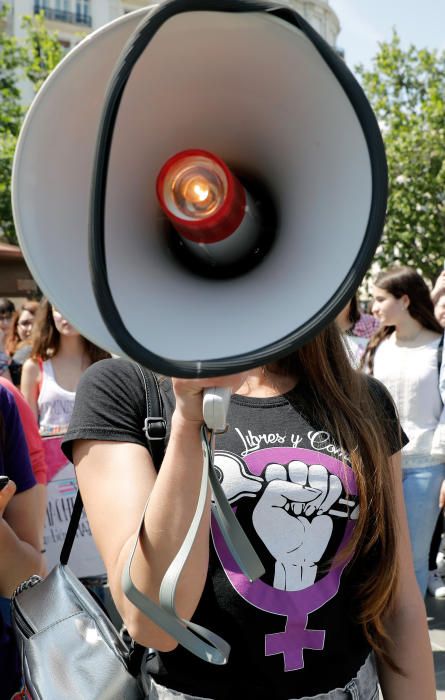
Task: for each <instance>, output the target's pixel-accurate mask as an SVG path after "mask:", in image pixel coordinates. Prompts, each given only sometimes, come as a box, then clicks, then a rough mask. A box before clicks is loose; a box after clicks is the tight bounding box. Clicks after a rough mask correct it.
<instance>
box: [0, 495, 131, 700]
mask: <svg viewBox="0 0 445 700" xmlns="http://www.w3.org/2000/svg"><path fill="white" fill-rule="evenodd" d="M81 512H82V501H81V499H80V495H79V494H78V497H77V499H76V503H75V506H74V510H73V514H72V517H71V521H70V526H69V528H68V532H67V535H66V539H65V544H64V548H65V547H67V548H66V549H65V551H64V550H62V552H63V553H62V555H61V563H60V564H58V565H57V566H55V567H54V568H53V569H52V571H51V572H50V573H49V574H48V576H47V577H46V578H45V579H42V578H40V576H32V577H31V578H30V579H28V580H27V581H25V582H24V583H22V584H21V585H20V586H19V587H18V588H17V590H16V591H15V592H14V594H13V597H12V602H11V616H12V623H13V627H14V631H15V634H16V639H17V643H18V646H19V652H20V656H21V660H22V671H23V676H24V684H25V688H26V690H27V692H28V695H29V697H30V698H32V700H56V699H57V700H65V699H66V700H141V699H142V698H144V693H143V691H142V688H141V686H140V684H139V681H138V680H137V679H136V678H135V677H134V676H133V675H132V673H131V672H130V670H129V667H130V663H131V654H132V648H131V647H130V646H128V645H127V644H126V643H125V642H124V641H123V639H122V638H121V637H120V635H119V634H118V632H117V630H116V629H115V627H114V626H113V624H112V623H111V621H110V619H109V617H108V616H107V614H106V612H105V611H104V610H103V609H102V608H101V607H100V605H99V604H98V603H97V602H96V601H95V600H94V598H93V597H92V596H91V595H90V593H89V592H88V591H87V589H86V588H85V586H84V585H83V584H82V583H81V582H80V581H79V579H78V578H77V577H76V576H75V575H74V573H73V572H72V571H71V569H70V568H69V567H68V566H67V564H66V563H62V562H63V561H67V560H68V557H67V556H66V552H67V551H68V556H69V551H70V550H71V546H69V542H68V544H67V540H68V539H69V534H70V528H71V534H72V531H73V530H74V534H75V531H76V530H77V524H78V518H80V513H81ZM25 697H26V696H25Z"/></svg>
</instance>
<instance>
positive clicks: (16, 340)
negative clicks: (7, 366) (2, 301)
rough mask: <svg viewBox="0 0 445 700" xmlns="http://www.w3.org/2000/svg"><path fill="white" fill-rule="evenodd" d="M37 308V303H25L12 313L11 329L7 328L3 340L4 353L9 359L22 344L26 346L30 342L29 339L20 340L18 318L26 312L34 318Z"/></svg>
mask: <svg viewBox="0 0 445 700" xmlns="http://www.w3.org/2000/svg"><path fill="white" fill-rule="evenodd" d="M38 308H39V302H38V301H25V303H24V304H22V306H21V307H20V309H19V310H18V311H15V312H14V315H13V317H12V323H11V327H10V328H9V330H8V332H7V334H6V338H5V351H6V352H7V354H8V355H9V356H10V357H11V356H12V355H13V354H14V353H15V351H16V350H17V349H18V348H19V347H20V346H21V345H22V344H24V345H28V344H29V343H30V342H31V339H29V340H28V339H27V340H20V336H19V334H18V331H17V326H18V323H19V319H20V316H21V315H22V313H23V311H28V312H29V313H30V314H32V316H35V315H36V313H37V309H38Z"/></svg>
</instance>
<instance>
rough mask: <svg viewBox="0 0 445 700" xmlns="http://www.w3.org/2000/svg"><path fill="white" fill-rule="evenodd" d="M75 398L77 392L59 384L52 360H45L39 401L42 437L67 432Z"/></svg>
mask: <svg viewBox="0 0 445 700" xmlns="http://www.w3.org/2000/svg"><path fill="white" fill-rule="evenodd" d="M75 398H76V392H75V391H68V390H67V389H64V388H63V387H61V386H60V385H59V384H57V382H56V377H55V374H54V368H53V364H52V362H51V360H45V362H44V363H43V366H42V384H41V387H40V392H39V396H38V399H37V405H38V408H39V429H40V434H41V435H57V434H60V433H65V432H66V431H67V429H68V424H69V422H70V419H71V414H72V412H73V408H74V399H75Z"/></svg>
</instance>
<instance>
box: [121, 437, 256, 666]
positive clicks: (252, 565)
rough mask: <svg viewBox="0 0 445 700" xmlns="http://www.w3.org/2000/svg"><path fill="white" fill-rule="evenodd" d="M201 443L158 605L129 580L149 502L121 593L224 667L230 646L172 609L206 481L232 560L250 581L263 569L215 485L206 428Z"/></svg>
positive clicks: (191, 647) (180, 639)
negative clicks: (192, 503)
mask: <svg viewBox="0 0 445 700" xmlns="http://www.w3.org/2000/svg"><path fill="white" fill-rule="evenodd" d="M201 440H202V448H203V455H204V459H203V469H202V476H201V484H200V489H199V496H198V504H197V507H196V511H195V514H194V516H193V519H192V523H191V525H190V528H189V530H188V532H187V535H186V537H185V539H184V542H183V543H182V545H181V547H180V549H179V552H178V553H177V554H176V556H175V557H174V559H173V561H172V562H171V564H170V566H169V567H168V569H167V571H166V573H165V575H164V577H163V579H162V582H161V586H160V589H159V602H160V605H157V604H156V603H154V602H153V601H152V600H150V599H149V598H147V596H145V595H144V594H143V593H142V592H141V591H140V590H138V589H137V588H136V586H135V585H134V583H133V581H132V578H131V564H132V562H133V558H134V554H135V551H136V546H137V543H138V540H139V536H140V533H141V530H142V527H143V524H144V518H145V512H146V510H147V506H148V502H149V499H148V500H147V503H146V504H145V508H144V513H143V515H142V519H141V523H140V526H139V529H138V534H137V536H136V537H135V541H134V545H133V548H132V551H131V552H130V555H129V557H128V560H127V562H126V565H125V567H124V570H123V572H122V589H123V591H124V593H125V595H126V596H127V598H128V599H129V600H130V601H131V602H132V603H133V605H135V606H136V607H137V608H139V610H141V612H143V613H144V615H147V617H149V618H150V619H151V620H152V621H153V622H155V624H157V625H158V626H159V627H161V628H162V629H163V630H164V631H165V632H167V634H169V635H171V636H172V637H174V639H176V640H177V641H178V642H179V643H180V644H182V645H183V646H184V647H185V648H186V649H188V650H189V651H191V652H192V653H193V654H195V655H196V656H198V657H199V658H201V659H203V660H204V661H208V662H210V663H214V664H219V665H221V664H225V663H227V659H228V655H229V651H230V646H229V644H227V642H225V641H224V639H222V638H221V637H219V636H218V635H216V634H214V633H213V632H211V631H210V630H207V629H206V628H204V627H201V626H200V625H196V624H194V623H192V622H190V620H185V619H183V618H181V617H179V616H178V614H177V612H176V608H175V595H176V587H177V584H178V580H179V578H180V576H181V573H182V570H183V568H184V566H185V563H186V561H187V558H188V556H189V554H190V551H191V549H192V547H193V543H194V541H195V537H196V534H197V532H198V528H199V524H200V522H201V518H202V515H203V512H204V508H205V503H206V498H207V487H208V480H209V478H210V483H211V485H212V489H213V493H214V496H215V503H216V505H215V507H214V513H215V516H216V518H217V522H218V524H219V526H220V528H221V532H222V534H223V535H224V539H225V540H226V543H227V545H228V547H229V550H230V552H231V554H232V556H233V558H234V559H235V561H236V562H237V563H238V565H239V567H240V569H241V570H242V571H243V573H245V575H246V576H247V577H248V578H249V579H250V580H254V579H256V578H258V577H259V576H261V575H262V574H263V573H264V568H263V566H262V564H261V561H260V560H259V558H258V556H257V554H256V552H255V551H254V549H253V547H252V545H251V544H250V542H249V540H248V539H247V537H246V535H245V533H244V531H243V530H242V528H241V526H240V524H239V523H238V520H237V519H236V516H235V514H234V513H233V511H232V509H231V507H230V505H229V503H228V501H227V498H226V496H225V494H224V491H223V489H222V488H221V485H220V483H219V481H218V478H217V476H216V473H215V470H214V468H213V459H212V447H211V438H210V439H209V437H208V434H207V430H206V428H205V426H203V427H202V429H201Z"/></svg>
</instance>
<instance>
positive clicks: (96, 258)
mask: <svg viewBox="0 0 445 700" xmlns="http://www.w3.org/2000/svg"><path fill="white" fill-rule="evenodd" d="M197 11H217V12H232V13H238V12H267V13H268V14H273V15H274V16H275V17H278V18H280V19H282V20H285V21H287V22H289V23H290V24H292V25H294V26H296V27H297V28H298V29H300V31H302V32H303V33H304V34H305V35H306V36H307V38H308V39H309V40H310V41H311V42H312V44H313V45H314V46H315V48H316V49H317V50H318V52H319V53H320V55H321V57H322V58H323V60H324V61H325V63H326V64H327V65H328V66H329V68H330V69H331V70H332V72H333V74H334V76H335V77H336V79H337V80H338V82H339V83H340V85H341V87H342V88H343V90H344V92H345V93H346V95H347V97H348V98H349V101H350V103H351V105H352V107H353V109H354V111H355V113H356V116H357V118H358V120H359V122H360V124H361V126H362V129H363V133H364V136H365V139H366V142H367V146H368V151H369V157H370V163H371V171H372V201H371V208H370V215H369V220H368V226H367V230H366V233H365V236H364V240H363V244H362V246H361V248H360V250H359V253H358V255H357V257H356V259H355V260H354V262H353V264H352V265H351V268H350V270H349V273H348V275H347V276H346V277H345V279H344V280H343V282H342V284H341V285H340V287H339V289H338V290H337V292H336V293H335V294H334V295H333V296H332V297H331V299H330V300H328V302H327V303H326V305H325V306H324V307H323V308H322V309H320V311H318V312H317V314H315V315H314V316H313V317H312V318H310V319H308V321H307V322H306V323H305V324H304V325H303V326H301V327H299V328H297V329H296V330H295V331H293V332H292V333H290V334H288V335H287V336H285V337H284V338H281V339H279V340H277V341H276V342H274V343H271V344H269V345H267V346H265V347H263V348H258V349H256V350H255V351H252V352H248V353H244V354H240V355H235V356H231V357H224V358H220V359H211V360H175V359H171V358H167V357H162V356H160V355H157V354H155V353H152V352H150V350H148V348H146V347H144V346H143V345H141V344H140V343H139V342H138V341H137V340H136V339H135V338H134V337H133V336H132V335H131V334H130V333H129V331H128V329H127V328H126V326H125V324H124V322H123V320H122V317H121V315H120V313H119V311H118V309H117V306H116V304H115V302H114V299H113V295H112V293H111V288H110V285H109V281H108V272H107V264H106V254H105V202H106V190H107V175H108V165H109V159H110V152H111V144H112V139H113V134H114V127H115V123H116V119H117V115H118V112H119V107H120V102H121V99H122V95H123V92H124V89H125V86H126V84H127V82H128V79H129V77H130V74H131V72H132V70H133V68H134V66H135V64H136V62H137V61H138V59H139V57H140V56H141V54H142V53H143V51H144V50H145V49H146V47H147V46H148V44H149V42H150V41H151V40H152V39H153V37H154V35H155V34H156V32H157V31H158V30H159V29H160V28H161V26H162V25H163V24H164V23H165V22H166V21H167V20H168V19H170V18H171V17H173V16H174V15H177V14H180V13H183V12H197ZM386 201H387V165H386V157H385V149H384V145H383V141H382V137H381V134H380V130H379V127H378V124H377V120H376V118H375V115H374V112H373V111H372V109H371V106H370V105H369V102H368V100H367V98H366V97H365V94H364V92H363V90H362V89H361V87H360V85H359V84H358V83H357V81H356V80H355V78H354V76H353V75H352V73H351V72H350V71H349V69H348V68H347V66H346V64H345V63H344V61H343V60H342V59H341V58H340V57H339V56H338V55H337V54H336V53H335V51H334V50H333V49H332V48H331V47H330V46H329V45H328V44H327V43H326V42H325V41H324V39H323V38H322V37H321V36H320V35H319V34H317V32H316V31H315V30H314V29H312V27H311V26H310V25H309V24H308V23H307V22H306V21H305V20H304V19H303V18H302V17H301V16H300V15H299V14H298V13H297V12H295V11H294V10H292V9H291V8H284V7H282V6H280V5H277V4H274V3H263V2H256V1H254V0H252V1H251V0H168V1H167V2H165V3H162V4H161V5H160V6H159V7H158V8H156V9H154V10H151V11H150V12H149V14H148V15H147V16H146V17H145V18H144V19H143V21H142V22H141V23H140V24H139V25H138V27H137V28H136V30H135V31H134V32H133V34H132V35H131V37H130V39H129V41H128V42H127V44H126V45H125V47H124V49H123V52H122V54H121V57H120V59H119V61H118V62H117V64H116V65H115V68H114V71H113V74H112V76H111V78H110V81H109V84H108V87H107V93H106V97H105V102H104V108H103V111H102V115H101V121H100V124H99V132H98V139H97V144H96V153H95V161H94V168H93V177H92V187H91V201H90V221H89V262H90V274H91V279H92V284H93V290H94V295H95V298H96V302H97V305H98V308H99V311H100V313H101V316H102V319H103V321H104V323H105V325H106V327H107V328H108V331H109V332H110V334H111V336H112V337H113V338H114V340H115V341H116V343H117V345H118V346H119V348H120V349H121V350H122V351H123V353H124V354H125V355H126V356H128V357H129V358H131V359H132V360H135V361H136V362H139V363H140V364H142V365H144V366H145V367H148V368H150V369H152V370H155V371H157V372H160V373H162V374H165V375H167V376H176V377H184V378H188V377H190V378H192V377H198V376H200V377H212V376H218V375H225V374H231V373H234V372H240V371H243V370H247V369H251V368H253V367H257V366H261V365H263V364H266V363H267V362H271V361H273V360H276V359H278V358H280V357H283V356H285V355H287V354H289V353H290V352H291V351H292V350H294V349H296V348H297V347H300V346H301V345H304V344H305V343H306V342H308V341H309V340H311V339H312V338H313V337H314V336H315V335H316V334H317V333H318V332H320V330H322V328H324V327H325V326H326V325H327V324H328V323H329V322H330V321H332V320H333V319H334V318H335V316H336V315H337V314H338V313H339V311H340V310H341V309H342V308H343V307H344V306H345V305H346V304H347V302H348V301H349V299H351V297H352V296H353V295H354V294H355V292H356V290H357V288H358V286H359V284H360V282H361V280H362V278H363V276H364V275H365V273H366V271H367V270H368V268H369V265H370V263H371V261H372V258H373V255H374V253H375V250H376V248H377V245H378V243H379V241H380V237H381V233H382V230H383V224H384V219H385V213H386ZM148 322H149V319H148ZM204 322H205V321H204Z"/></svg>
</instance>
